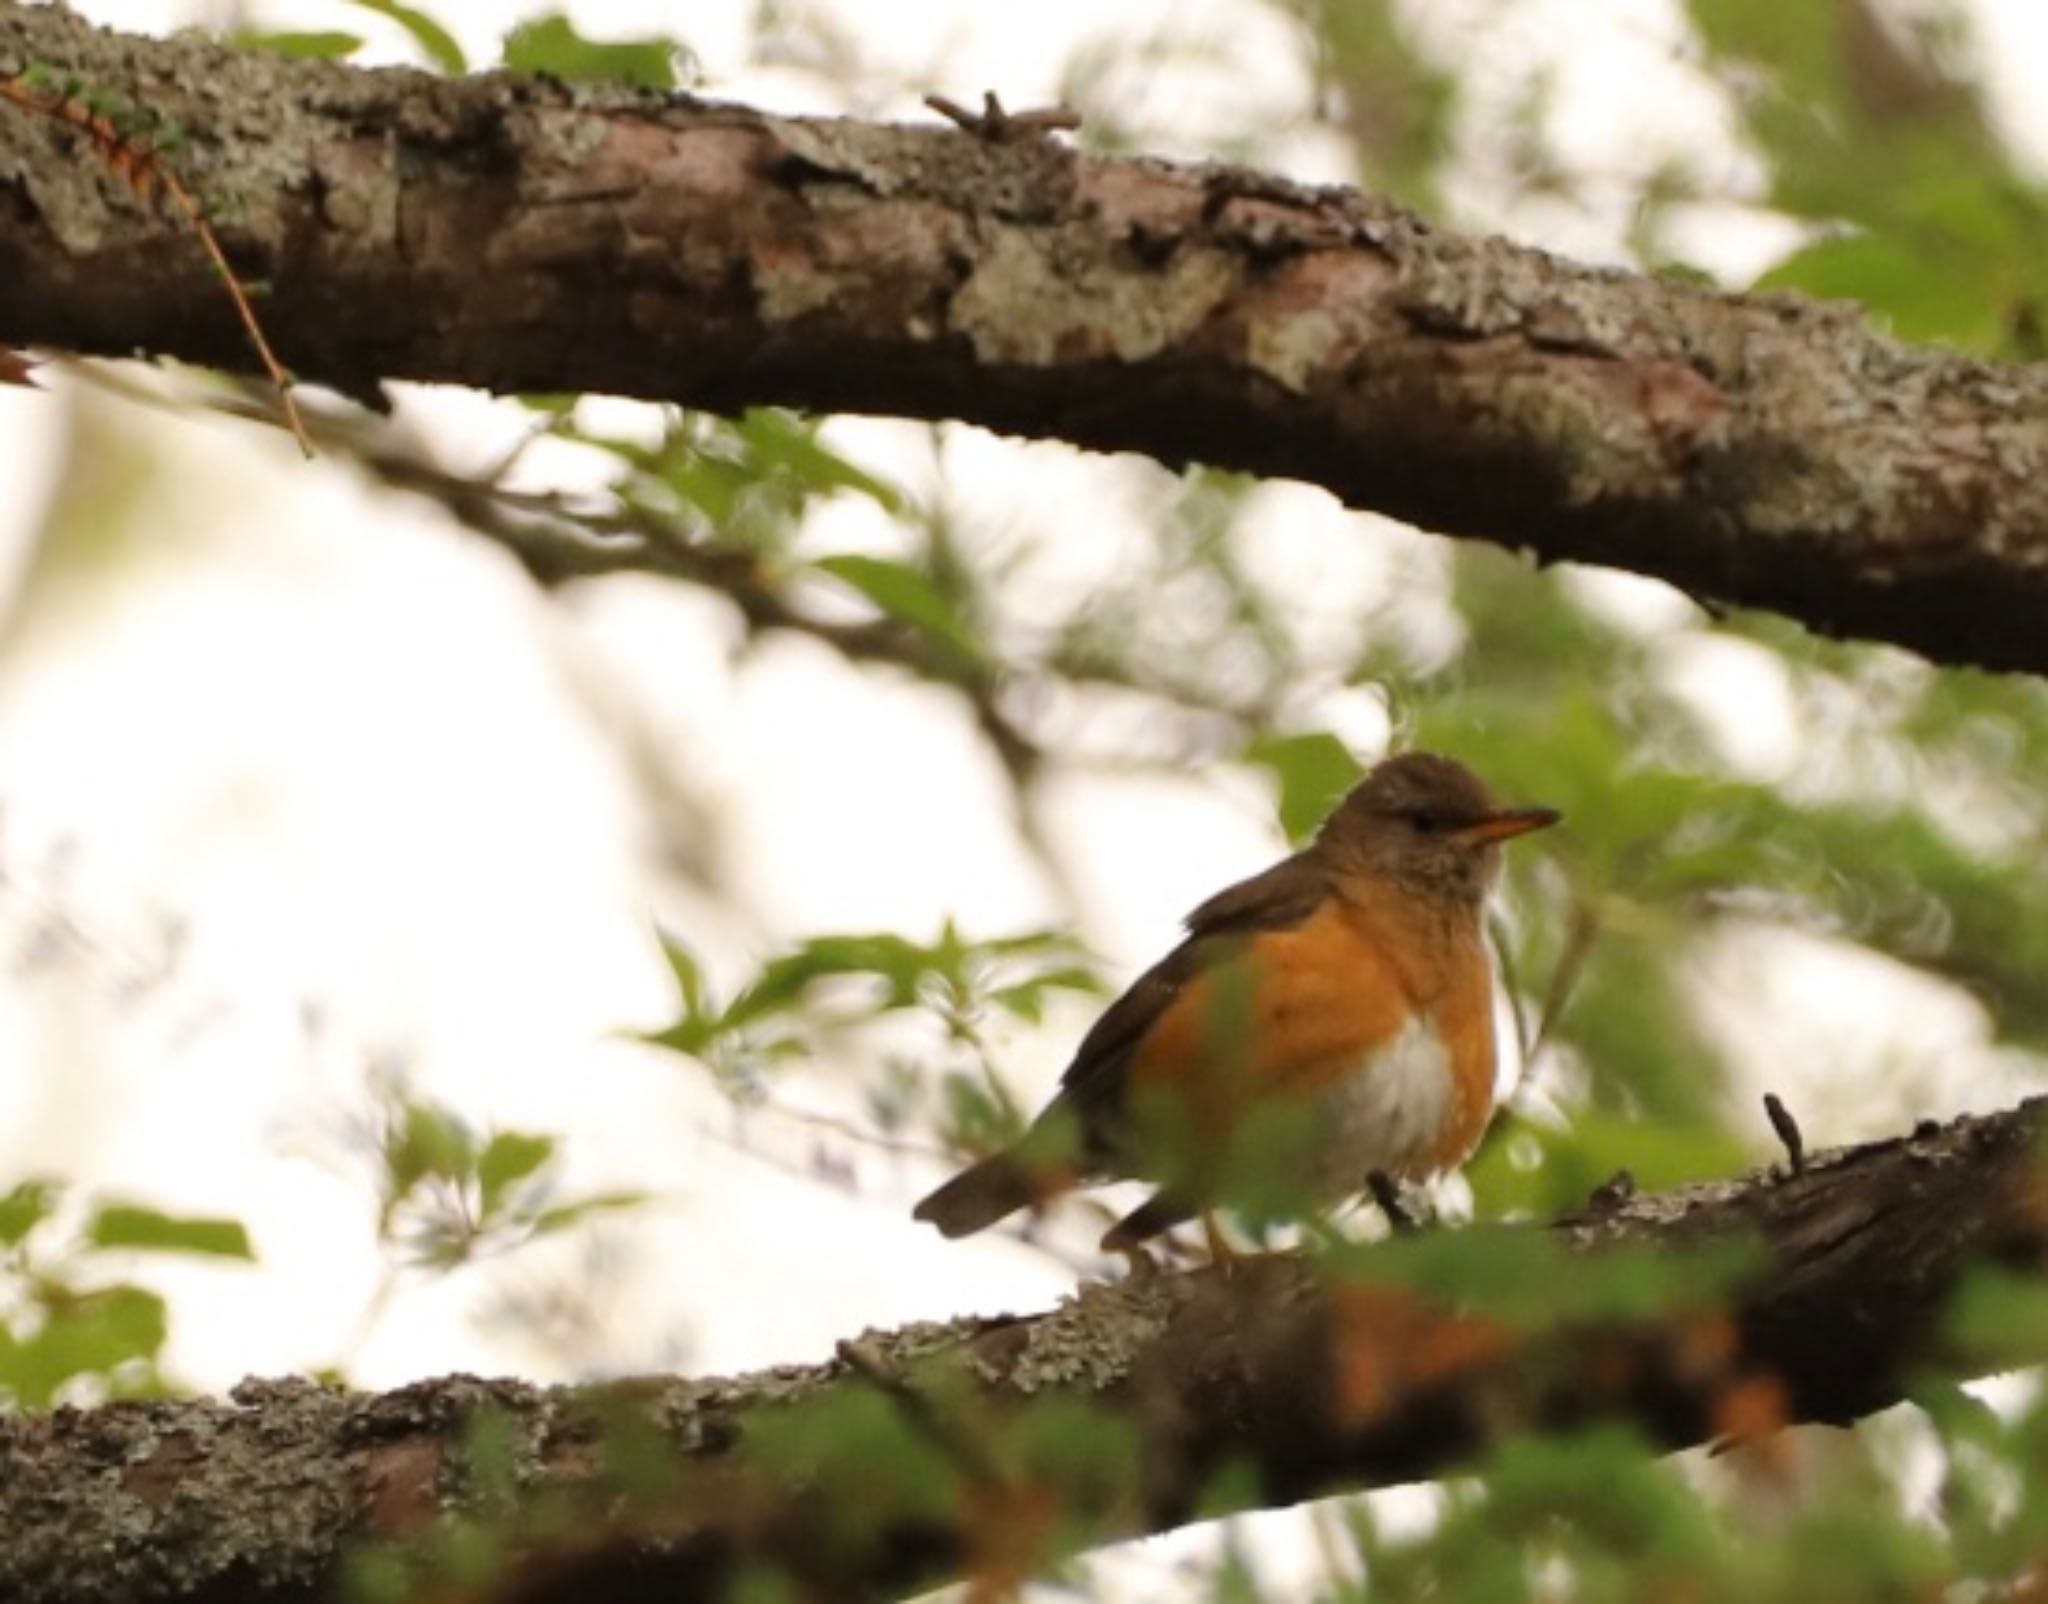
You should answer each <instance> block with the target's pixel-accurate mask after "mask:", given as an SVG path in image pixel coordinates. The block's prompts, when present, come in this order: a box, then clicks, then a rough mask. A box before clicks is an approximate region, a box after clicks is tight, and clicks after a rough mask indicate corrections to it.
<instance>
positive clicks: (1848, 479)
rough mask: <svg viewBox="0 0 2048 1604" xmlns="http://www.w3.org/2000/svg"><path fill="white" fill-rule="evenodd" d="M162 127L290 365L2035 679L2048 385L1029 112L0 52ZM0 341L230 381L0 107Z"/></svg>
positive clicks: (57, 28) (62, 36) (71, 148)
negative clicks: (1329, 539) (940, 446)
mask: <svg viewBox="0 0 2048 1604" xmlns="http://www.w3.org/2000/svg"><path fill="white" fill-rule="evenodd" d="M31 69H38V70H39V72H40V74H41V76H42V78H43V79H44V80H48V79H54V80H56V81H60V82H61V81H72V82H75V83H77V84H78V85H80V86H81V90H80V92H81V93H83V94H87V95H89V96H90V98H91V100H92V102H93V103H94V104H97V105H101V106H105V105H112V106H115V107H119V108H128V109H129V115H128V116H127V117H126V119H125V120H126V121H127V122H128V123H130V124H133V125H136V126H139V127H142V128H145V129H146V128H147V127H150V126H157V127H164V128H175V129H176V130H177V132H178V136H179V144H178V146H177V149H176V152H175V156H174V158H173V159H174V162H175V166H176V168H177V170H178V172H179V175H180V176H181V178H182V179H183V181H184V182H185V184H186V185H187V186H188V187H189V188H190V189H192V190H193V191H194V192H195V193H196V194H197V195H198V196H199V198H200V199H201V200H202V202H203V203H204V205H205V206H206V208H207V211H208V213H209V214H210V216H211V217H212V220H213V224H214V227H215V229H216V230H217V232H218V233H219V235H220V236H221V238H222V240H223V241H224V243H225V244H226V246H227V249H228V251H229V254H230V255H231V257H232V258H233V260H234V261H235V262H236V264H237V266H238V268H239V270H240V271H241V272H242V273H243V274H244V275H245V276H246V277H247V278H248V279H250V280H251V281H254V282H257V283H259V284H261V285H262V286H264V293H263V294H262V296H261V298H260V310H261V314H262V318H263V321H264V324H265V326H266V328H267V329H268V330H269V332H270V334H271V337H272V339H273V341H274V343H275V344H276V345H277V347H278V349H279V350H280V352H281V353H282V354H283V356H284V358H285V360H286V361H287V362H288V363H289V364H290V365H291V366H292V367H293V368H294V369H295V370H296V371H297V372H298V373H299V374H300V375H301V376H302V377H303V378H305V379H307V380H309V381H313V382H318V383H322V384H327V385H331V386H334V387H336V388H338V389H341V390H344V391H347V392H349V393H352V394H356V395H362V396H371V395H374V394H375V391H376V386H377V384H378V383H379V381H381V380H387V379H414V380H429V381H439V382H446V383H455V384H467V385H476V386H482V387H485V388H488V389H494V390H508V391H520V390H527V391H532V390H543V391H561V390H592V391H605V392H612V393H616V394H621V395H630V396H641V397H649V398H658V399H665V400H670V401H677V402H682V403H686V404H688V405H691V406H698V407H706V408H711V409H715V410H721V411H729V410H734V409H738V408H741V407H745V406H749V405H754V404H762V403H775V404H781V405H788V406H795V407H805V408H812V409H817V410H824V411H845V412H865V413H878V414H893V415H897V416H903V417H913V418H955V419H961V420H964V421H968V422H972V423H978V424H982V425H985V426H987V427H989V428H992V429H998V430H1003V431H1006V432H1009V433H1012V434H1018V435H1025V436H1031V437H1040V438H1053V439H1061V440H1066V441H1071V442H1073V443H1075V444H1077V445H1081V446H1087V447H1092V448H1096V449H1100V450H1126V451H1137V452H1143V453H1146V454H1148V455H1150V456H1153V457H1155V458H1157V459H1159V460H1160V461H1162V462H1165V463H1168V464H1171V465H1179V464H1183V463H1187V462H1191V461H1202V462H1207V463H1212V464H1216V465H1220V466H1222V467H1226V468H1234V469H1241V470H1244V471H1246V472H1249V473H1254V474H1260V475H1267V476H1275V475H1277V476H1286V477H1291V478H1296V479H1301V480H1306V481H1309V482H1312V483H1315V484H1320V485H1322V486H1324V487H1326V488H1327V489H1329V490H1330V491H1331V492H1332V493H1334V494H1335V495H1337V496H1339V497H1341V498H1342V499H1343V500H1344V501H1346V502H1347V503H1349V504H1351V505H1353V506H1357V507H1363V508H1370V509H1374V510H1376V511H1380V512H1384V513H1389V514H1392V515H1393V516H1395V517H1398V518H1402V519H1406V520H1408V521H1410V522H1412V523H1416V524H1419V525H1421V526H1423V527H1425V528H1430V529H1435V530H1440V531H1444V532H1447V533H1451V534H1457V535H1467V536H1479V537H1483V538H1486V539H1490V540H1494V541H1497V542H1500V543H1501V544H1504V545H1507V546H1511V547H1521V548H1527V549H1529V550H1531V551H1533V552H1535V553H1536V554H1537V555H1538V556H1539V557H1540V558H1542V559H1544V560H1555V559H1575V560H1584V561H1592V562H1600V563H1610V564H1614V565H1616V566H1619V567H1624V568H1630V569H1634V570H1636V571H1638V572H1641V573H1645V574H1650V575H1654V576H1657V577H1659V578H1662V579H1666V580H1669V581H1671V582H1672V583H1674V584H1676V585H1678V586H1680V587H1682V588H1684V589H1686V590H1688V591H1691V592H1693V593H1695V594H1698V595H1701V596H1703V597H1711V598H1718V599H1720V600H1723V601H1727V602H1734V603H1740V604H1744V605H1752V606H1762V607H1770V608H1774V609H1777V610H1779V611H1782V612H1785V613H1788V614H1790V615H1791V616H1793V617H1795V618H1798V619H1801V620H1803V621H1805V622H1806V623H1808V624H1810V625H1812V626H1814V627H1815V628H1818V629H1822V630H1827V631H1830V632H1836V633H1846V634H1856V635H1863V636H1869V637H1873V638H1876V639H1882V640H1890V641H1896V642H1899V643H1901V644H1904V645H1907V646H1911V647H1914V648H1916V649H1918V650H1920V651H1923V652H1925V653H1927V654H1929V655H1930V656H1933V657H1936V658H1940V659H1945V660H1949V661H1955V662H1968V663H1977V664H1983V665H1988V666H1993V667H2002V668H2023V669H2042V668H2044V667H2048V630H2044V629H2043V628H2042V627H2041V620H2042V618H2043V617H2044V616H2048V489H2044V481H2043V474H2042V469H2043V465H2044V459H2048V373H2044V372H2043V371H2041V370H2040V369H2037V368H2022V367H2007V368H1999V367H1993V366H1989V365H1986V364H1983V363H1979V362H1974V361H1969V360H1965V359H1963V358H1960V357H1956V356H1952V355H1948V354H1944V353H1941V352H1937V351H1926V350H1913V349H1908V348H1905V347H1902V346H1900V345H1898V344H1896V343H1894V342H1893V341H1891V340H1889V339H1886V338H1883V337H1881V336H1879V335H1877V334H1874V333H1873V332H1872V331H1871V330H1870V329H1869V328H1868V327H1866V326H1865V324H1864V323H1863V321H1862V320H1861V319H1860V317H1859V316H1857V315H1856V314H1855V313H1854V312H1853V311H1850V310H1848V309H1846V308H1844V307H1839V306H1834V307H1829V306H1820V305H1814V304H1809V303H1803V302H1799V301H1795V300H1791V299H1785V298H1762V299H1760V298H1750V297H1741V296H1728V295H1719V294H1712V293H1708V292H1706V291H1703V290H1700V289H1698V288H1695V287H1692V286H1688V285H1684V284H1679V283H1674V282H1669V281H1665V280H1662V279H1658V278H1653V277H1645V276H1641V275H1636V274H1631V273H1623V272H1614V271H1602V270H1596V269H1591V268H1587V267H1582V266H1577V265H1574V264H1572V263H1568V262H1563V261H1559V260H1557V259H1555V258H1552V257H1549V256H1546V255H1544V254H1543V253H1541V252H1539V251H1534V250H1528V249H1525V248H1521V247H1518V246H1515V245H1512V244H1509V243H1507V242H1505V241H1502V240H1498V239H1473V238H1464V237H1460V236H1457V235H1453V234H1448V233H1444V232H1440V231H1438V230H1435V229H1433V228H1431V227H1429V226H1428V225H1427V224H1425V223H1423V222H1422V221H1420V220H1419V219H1417V218H1416V217H1414V216H1412V215H1411V214H1409V213H1407V212H1405V211H1402V210H1401V209H1399V208H1398V207H1395V206H1393V205H1390V204H1388V203H1386V202H1384V201H1381V200H1377V199H1374V198H1372V197H1370V196H1367V195H1362V194H1359V193H1357V192H1355V191H1351V190H1347V189H1340V188H1309V187H1305V186H1301V185H1297V184H1294V183H1290V182H1287V181H1284V180H1282V179H1278V178H1274V177H1270V176H1266V175H1262V174H1260V173H1257V172H1252V171H1248V170H1244V169H1240V168H1233V167H1223V166H1213V165H1211V166H1187V165H1178V164H1173V163H1167V162H1161V161H1143V160H1128V159H1109V158H1103V157H1096V156H1089V155H1082V154H1079V153H1077V152H1076V151H1074V150H1072V149H1070V148H1068V147H1067V146H1065V145H1064V144H1062V143H1060V142H1058V141H1057V140H1055V139H1053V138H1049V137H1026V138H1010V139H1004V138H995V137H986V138H984V137H978V136H977V135H976V134H974V133H972V132H967V131H962V130H959V129H955V128H953V127H951V126H931V127H907V126H877V125H872V124H864V123H859V122H852V121H838V120H812V119H801V118H784V117H775V116H769V115H766V114H764V113H761V112H757V111H752V110H748V109H746V108H744V107H740V106H732V105H720V104H715V103H712V102H708V101H703V100H698V99H694V98H690V97H685V96H671V97H660V96H652V95H645V94H636V93H632V92H629V91H625V90H612V89H605V90H590V89H585V88H574V89H572V88H566V87H563V86H561V85H558V84H554V83H550V82H545V81H539V80H533V79H522V78H517V77H512V76H508V75H504V74H482V75H478V76H474V77H469V78H464V79H460V80H449V79H442V78H435V77H431V76H428V75H426V74H423V73H419V72H412V71H400V70H382V71H362V70H355V69H350V68H346V67H340V66H335V65H331V64H322V63H289V62H285V61H281V60H277V59H272V58H269V57H266V56H262V55H257V54H252V53H237V52H233V51H230V50H226V49H223V48H221V47H219V46H217V45H214V44H210V43H208V42H206V41H204V40H201V39H196V38H189V37H188V38H180V39H176V40H148V39H139V38H133V37H127V36H122V35H118V34H113V33H106V32H100V31H96V30H94V29H92V28H90V27H88V26H87V25H86V24H84V23H83V22H81V21H79V20H77V19H75V18H73V17H71V16H68V15H66V14H64V13H63V12H61V11H59V10H56V9H52V8H43V7H36V8H23V7H21V6H13V5H5V4H0V74H10V75H13V74H21V73H24V72H28V71H30V70H31ZM0 342H13V343H15V344H44V345H51V346H59V347H67V348H70V349H72V350H77V351H83V352H92V353H104V354H128V353H131V352H141V353H145V354H149V355H158V356H174V357H179V358H183V359H185V360H188V361H194V362H201V363H208V364H212V365H215V366H218V367H223V368H232V369H239V370H243V371H251V370H252V369H253V362H252V358H251V354H250V352H249V350H248V347H247V345H246V343H245V340H244V336H243V333H242V331H241V329H240V327H239V325H238V323H237V321H236V318H235V316H234V314H233V311H232V309H231V307H230V306H229V303H228V300H227V298H226V296H225V294H224V293H223V290H222V287H221V285H220V283H219V281H218V280H217V279H216V278H215V276H214V274H213V273H212V271H211V269H210V268H209V266H208V264H207V261H206V259H205V257H204V256H203V255H202V253H201V251H200V249H199V247H198V244H197V242H196V241H195V240H194V239H193V238H192V237H191V236H190V233H189V230H188V229H187V227H186V225H185V224H184V222H183V221H182V219H181V218H180V217H179V216H178V215H177V213H176V212H175V210H174V209H165V208H162V207H152V206H151V205H149V204H147V203H145V202H144V201H142V200H140V199H138V197H137V196H136V195H135V194H134V193H133V192H132V190H131V189H130V188H129V187H128V186H127V184H126V183H125V182H124V181H123V179H122V178H121V177H120V176H118V175H117V174H116V173H114V172H113V171H111V170H110V169H109V166H108V164H107V163H106V162H104V161H103V160H102V159H100V158H99V157H98V156H96V155H95V153H94V151H93V150H92V148H91V147H90V144H89V142H88V141H87V140H86V139H85V138H84V137H83V136H82V135H81V134H80V133H79V132H78V131H77V130H75V129H69V128H66V127H65V126H63V125H62V124H60V123H57V122H54V121H51V120H49V119H46V118H37V117H35V116H33V115H30V114H28V113H25V112H23V111H22V110H20V109H19V108H17V107H13V106H7V105H0Z"/></svg>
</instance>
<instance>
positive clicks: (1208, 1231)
mask: <svg viewBox="0 0 2048 1604" xmlns="http://www.w3.org/2000/svg"><path fill="white" fill-rule="evenodd" d="M1202 1241H1203V1243H1204V1244H1205V1245H1206V1246H1207V1247H1208V1249H1209V1263H1210V1264H1211V1265H1212V1266H1216V1267H1220V1268H1221V1269H1222V1271H1223V1273H1224V1274H1225V1275H1228V1274H1230V1272H1231V1271H1232V1270H1234V1269H1236V1268H1237V1266H1238V1264H1239V1263H1240V1262H1241V1261H1242V1260H1243V1258H1244V1255H1243V1254H1241V1253H1239V1252H1238V1251H1237V1249H1236V1248H1234V1247H1232V1246H1231V1245H1230V1238H1229V1237H1227V1236H1225V1235H1224V1234H1223V1224H1222V1222H1221V1221H1220V1220H1218V1219H1217V1218H1216V1216H1215V1215H1214V1214H1212V1213H1210V1212H1209V1211H1208V1210H1206V1209H1205V1210H1203V1211H1202Z"/></svg>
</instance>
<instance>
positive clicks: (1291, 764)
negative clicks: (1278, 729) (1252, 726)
mask: <svg viewBox="0 0 2048 1604" xmlns="http://www.w3.org/2000/svg"><path fill="white" fill-rule="evenodd" d="M1244 761H1245V762H1247V763H1251V764H1255V765H1257V766H1258V767H1259V768H1262V769H1265V770H1266V771H1267V772H1269V773H1270V774H1271V775H1272V776H1273V778H1274V779H1276V780H1278V781H1279V782H1280V827H1281V828H1282V829H1283V830H1285V831H1286V832H1287V839H1288V840H1290V841H1292V842H1294V843H1295V844H1296V845H1300V844H1301V843H1302V842H1304V841H1306V840H1307V839H1308V838H1309V837H1310V836H1312V835H1314V834H1315V833H1316V827H1317V826H1318V825H1320V824H1321V823H1322V822H1323V820H1324V819H1325V818H1327V817H1328V816H1329V812H1330V809H1332V808H1333V807H1335V806H1336V805H1337V803H1338V802H1339V801H1340V800H1342V798H1343V796H1344V793H1345V792H1346V791H1348V790H1350V789H1351V787H1352V786H1354V785H1356V784H1357V783H1358V781H1359V779H1360V778H1361V777H1362V776H1363V775H1364V772H1365V771H1364V770H1363V769H1362V768H1360V767H1359V763H1358V759H1356V758H1355V757H1353V756H1352V755H1351V749H1350V748H1349V747H1347V746H1346V745H1345V744H1344V743H1343V742H1342V741H1340V740H1338V739H1337V737H1336V736H1334V735H1328V734H1322V733H1315V734H1308V735H1261V736H1259V737H1258V738H1257V739H1255V740H1254V741H1253V742H1252V743H1251V745H1250V746H1248V747H1246V748H1245V751H1244Z"/></svg>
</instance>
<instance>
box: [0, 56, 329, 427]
mask: <svg viewBox="0 0 2048 1604" xmlns="http://www.w3.org/2000/svg"><path fill="white" fill-rule="evenodd" d="M0 100H5V101H8V102H10V103H11V104H13V105H16V106H19V107H20V108H21V109H22V110H23V111H27V112H33V113H35V114H36V115H37V116H41V117H48V118H50V119H51V120H52V121H54V122H60V123H68V124H69V125H70V126H71V127H73V128H76V129H77V130H78V131H79V132H80V133H82V134H84V135H85V137H86V140H87V141H88V142H89V143H90V144H91V146H92V148H93V152H94V154H95V155H97V156H98V157H99V159H100V160H101V161H102V162H103V163H104V164H105V165H106V166H107V168H108V170H109V171H111V172H112V173H113V174H114V176H115V177H117V178H119V179H120V180H121V181H122V182H123V183H124V184H126V185H127V186H128V187H129V188H130V189H131V190H133V191H134V192H135V196H136V198H137V199H138V200H140V201H141V202H142V203H143V204H144V205H148V204H149V203H151V202H152V201H154V200H155V199H156V197H157V196H159V195H168V196H170V198H171V199H172V201H174V202H175V203H176V204H177V207H178V209H179V211H181V212H183V213H184V214H185V221H186V222H187V223H188V224H189V225H190V226H191V229H192V232H193V233H194V234H196V235H198V236H199V243H200V245H201V246H202V247H204V248H205V251H206V254H207V257H208V258H209V259H210V260H211V261H212V263H213V267H214V271H215V272H217V273H218V274H219V275H220V279H221V282H222V283H223V284H225V285H226V286H227V292H228V298H229V299H230V300H231V301H233V302H234V306H235V311H236V312H237V313H238V314H239V315H240V317H241V319H242V327H243V329H244V330H246V331H247V333H248V336H249V343H250V344H251V345H252V346H254V347H255V349H256V355H257V357H258V359H259V360H261V362H262V363H263V371H264V372H265V373H266V374H268V375H269V378H270V382H271V383H272V384H273V385H275V386H276V388H277V395H278V400H279V401H280V402H281V403H282V404H283V407H284V416H285V421H286V423H287V424H288V425H289V427H290V429H291V432H292V438H293V439H295V440H297V441H298V443H299V450H300V451H302V452H304V453H305V455H306V456H307V457H308V458H310V457H311V456H312V455H313V441H312V438H311V436H309V435H308V434H307V433H306V426H305V424H304V423H303V422H302V421H301V420H300V417H299V408H298V404H297V402H295V401H294V400H293V399H292V378H291V375H290V374H289V373H287V372H286V371H285V368H284V364H283V363H281V362H279V361H278V359H277V355H276V353H275V352H273V351H272V350H271V349H270V341H269V340H268V339H266V338H265V337H264V334H263V325H262V323H261V322H259V321H258V319H257V317H256V309H255V308H254V307H252V306H251V305H250V304H249V296H248V293H247V292H246V291H245V290H244V289H243V288H242V282H241V280H240V279H238V278H236V277H235V270H234V268H232V267H231V266H229V265H228V258H227V253H226V252H225V251H223V250H222V249H221V247H220V241H219V240H218V239H217V238H215V236H214V232H213V226H212V224H210V223H208V222H207V220H206V211H205V208H203V207H202V206H201V205H200V204H199V202H198V200H197V199H196V198H195V197H194V196H193V194H192V192H191V191H190V190H189V189H187V188H186V187H185V185H184V184H183V182H182V181H180V179H179V177H178V175H177V174H176V173H175V172H173V171H172V170H171V168H170V166H169V164H168V163H166V162H165V161H164V159H163V157H162V156H160V155H158V154H157V153H156V151H154V150H152V149H151V148H150V147H149V146H148V145H147V144H145V143H144V142H143V141H141V140H139V139H136V138H134V137H133V136H131V135H129V134H125V133H123V132H122V131H121V130H120V129H119V128H117V127H115V125H114V122H113V120H112V119H111V118H109V117H106V116H103V115H101V114H100V113H99V112H96V111H94V110H93V109H92V108H91V107H90V106H88V105H86V104H85V103H84V102H82V101H79V100H76V99H73V98H72V97H71V96H69V95H67V94H61V93H55V92H51V91H47V90H43V89H41V88H38V87H36V86H35V85H33V84H31V83H29V82H27V81H26V80H25V79H22V78H0Z"/></svg>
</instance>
